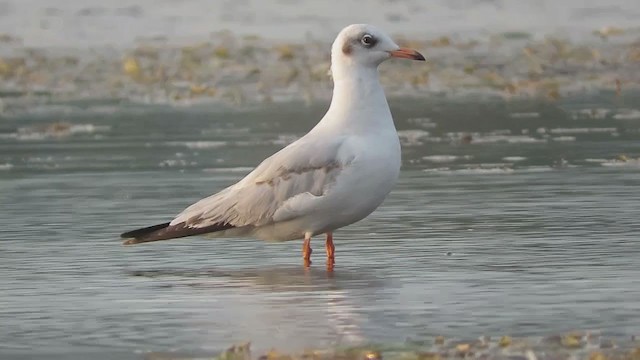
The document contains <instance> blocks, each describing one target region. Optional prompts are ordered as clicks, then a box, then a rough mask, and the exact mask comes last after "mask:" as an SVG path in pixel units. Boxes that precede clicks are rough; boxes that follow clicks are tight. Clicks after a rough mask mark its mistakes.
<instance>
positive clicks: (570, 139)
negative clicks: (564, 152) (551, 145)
mask: <svg viewBox="0 0 640 360" xmlns="http://www.w3.org/2000/svg"><path fill="white" fill-rule="evenodd" d="M552 140H553V141H565V142H568V141H576V137H575V136H556V137H554V138H552Z"/></svg>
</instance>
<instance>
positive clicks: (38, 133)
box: [6, 122, 111, 140]
mask: <svg viewBox="0 0 640 360" xmlns="http://www.w3.org/2000/svg"><path fill="white" fill-rule="evenodd" d="M109 130H111V127H110V126H106V125H94V124H71V123H67V122H55V123H51V124H47V125H39V126H29V127H21V128H18V131H17V132H15V133H11V134H8V135H7V136H6V137H7V138H13V139H17V140H44V139H48V138H63V137H68V136H73V135H86V134H95V133H102V132H107V131H109Z"/></svg>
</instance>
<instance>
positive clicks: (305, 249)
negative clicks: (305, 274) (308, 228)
mask: <svg viewBox="0 0 640 360" xmlns="http://www.w3.org/2000/svg"><path fill="white" fill-rule="evenodd" d="M312 252H313V250H311V234H309V233H306V234H304V243H302V259H303V260H304V266H309V265H311V253H312Z"/></svg>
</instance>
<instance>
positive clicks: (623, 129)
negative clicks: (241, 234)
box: [0, 94, 640, 358]
mask: <svg viewBox="0 0 640 360" xmlns="http://www.w3.org/2000/svg"><path fill="white" fill-rule="evenodd" d="M391 104H392V111H393V112H394V114H395V117H396V123H397V127H398V129H399V132H400V136H401V139H402V142H403V161H404V165H403V171H402V174H401V177H400V181H399V183H398V185H397V187H396V189H395V190H394V191H393V192H392V194H391V195H390V196H389V198H388V199H387V201H386V202H385V203H384V204H383V206H382V207H381V208H379V209H378V210H377V211H376V212H375V213H373V214H372V215H371V216H370V217H368V218H367V219H366V220H364V221H362V222H359V223H357V224H354V225H352V226H349V227H347V228H345V229H342V230H340V231H337V232H336V234H335V239H336V248H337V266H336V269H335V271H334V272H333V273H328V272H327V271H326V269H325V266H324V258H323V254H322V252H323V239H321V238H317V239H314V241H313V243H312V244H313V246H314V248H315V249H316V252H315V253H314V258H313V259H314V263H313V264H312V267H311V268H310V269H304V268H303V267H302V262H301V258H300V256H301V254H300V250H301V249H300V248H301V241H293V242H286V243H265V242H260V241H256V240H253V239H230V240H207V239H204V238H189V239H181V240H175V241H168V242H158V243H153V244H147V245H143V246H135V247H123V246H121V245H120V241H119V239H118V234H119V233H121V232H122V231H125V230H129V229H131V228H135V227H138V226H144V225H150V224H153V223H157V222H163V221H167V220H168V219H170V217H171V216H173V215H174V214H176V213H178V212H179V211H181V210H182V209H183V208H184V207H186V206H187V205H189V204H191V203H192V202H193V201H196V200H198V199H200V198H201V197H203V196H206V195H208V194H209V193H211V192H214V191H217V190H220V189H222V188H223V187H225V186H227V185H229V184H231V183H233V182H234V181H236V180H238V179H239V178H241V177H242V176H243V175H244V174H246V173H247V172H248V171H249V170H250V169H251V168H252V167H253V166H255V165H256V164H257V163H259V161H260V160H262V159H263V158H264V157H266V156H268V155H270V154H271V153H273V152H275V151H277V150H278V149H279V148H281V147H282V146H284V145H285V144H287V143H289V142H290V141H293V140H294V139H295V138H296V137H298V136H300V135H302V134H304V133H305V132H306V131H307V130H308V129H310V128H311V127H312V126H313V125H314V123H315V119H318V118H319V117H320V116H321V115H322V113H323V111H324V110H325V108H326V105H325V104H318V105H314V106H311V107H305V106H303V105H300V104H296V103H294V104H288V105H286V106H282V105H280V106H277V107H276V106H273V107H268V106H266V107H258V108H254V109H246V110H244V111H238V110H229V109H225V108H222V107H219V106H215V105H203V106H199V107H190V108H186V107H185V108H171V107H160V106H148V105H144V106H142V105H134V104H129V103H119V102H75V103H56V104H44V105H40V106H34V107H30V108H27V109H23V110H22V111H19V112H14V113H11V114H5V115H4V116H3V117H2V118H0V169H1V170H0V179H1V181H0V203H1V204H2V207H1V209H2V216H0V228H2V229H3V230H2V232H1V235H0V237H1V239H0V241H1V243H0V271H1V272H2V277H1V278H0V288H2V293H1V295H0V322H1V323H2V327H0V354H5V355H7V356H9V355H11V356H19V355H21V356H23V357H28V358H31V357H38V356H40V357H46V356H56V355H57V356H61V357H66V356H71V355H72V354H76V355H78V356H88V354H91V356H94V357H95V356H97V357H104V358H108V357H110V356H116V354H118V355H117V356H120V357H136V356H137V355H136V354H138V353H139V352H146V351H185V352H192V353H201V352H204V353H216V352H218V351H220V350H222V349H224V348H226V347H227V346H228V345H230V344H231V343H234V342H239V341H245V340H251V341H252V343H253V347H254V349H267V348H269V347H271V346H276V347H279V348H281V349H285V350H299V349H303V348H305V347H314V348H316V347H323V346H336V345H344V344H354V343H362V342H368V341H374V342H382V343H402V342H404V341H405V340H406V339H408V338H411V339H420V338H425V337H429V336H435V335H439V334H443V335H445V336H447V337H456V338H474V337H477V336H479V335H482V334H491V335H494V336H497V335H502V334H512V335H520V336H542V335H546V334H552V333H558V332H563V331H568V330H574V329H585V330H596V331H601V332H602V333H605V334H610V335H612V336H627V335H630V334H637V333H638V329H639V327H640V318H638V316H637V314H638V313H639V311H640V301H638V299H640V280H638V279H640V270H638V266H636V265H635V263H636V262H637V259H638V257H639V255H640V247H639V246H638V242H637V234H638V230H639V226H638V218H639V216H640V210H639V208H638V204H639V202H640V195H639V194H640V193H639V192H638V188H639V186H640V161H638V157H640V146H639V145H638V144H640V142H639V141H640V120H638V118H639V116H638V115H637V114H638V111H639V110H638V109H634V107H633V104H637V98H633V97H628V98H617V97H615V96H614V95H613V94H604V95H601V96H597V97H582V98H580V99H577V100H576V99H574V100H564V101H563V102H561V103H552V102H546V101H524V102H502V101H496V102H491V101H473V100H469V101H458V102H451V101H440V100H437V99H436V100H429V101H426V100H423V99H396V100H393V101H392V102H391ZM634 114H635V115H634Z"/></svg>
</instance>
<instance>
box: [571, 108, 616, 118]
mask: <svg viewBox="0 0 640 360" xmlns="http://www.w3.org/2000/svg"><path fill="white" fill-rule="evenodd" d="M610 113H611V110H609V109H603V108H595V109H580V110H576V111H574V112H572V113H571V117H572V118H573V119H574V120H578V119H595V120H603V119H606V118H607V116H608V115H609V114H610Z"/></svg>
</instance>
